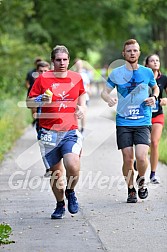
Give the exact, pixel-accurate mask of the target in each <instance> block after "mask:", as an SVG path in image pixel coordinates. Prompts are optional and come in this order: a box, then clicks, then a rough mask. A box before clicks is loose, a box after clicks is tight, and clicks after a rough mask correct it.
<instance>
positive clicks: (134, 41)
mask: <svg viewBox="0 0 167 252" xmlns="http://www.w3.org/2000/svg"><path fill="white" fill-rule="evenodd" d="M134 44H138V45H139V43H138V42H137V40H136V39H128V40H126V41H125V43H124V45H123V51H125V47H126V46H127V45H134ZM139 49H140V46H139Z"/></svg>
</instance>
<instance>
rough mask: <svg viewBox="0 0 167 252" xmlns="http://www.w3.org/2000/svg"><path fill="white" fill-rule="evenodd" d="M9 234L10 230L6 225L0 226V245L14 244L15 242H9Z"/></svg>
mask: <svg viewBox="0 0 167 252" xmlns="http://www.w3.org/2000/svg"><path fill="white" fill-rule="evenodd" d="M11 233H12V228H11V227H10V226H9V225H8V224H4V223H3V224H0V245H2V244H10V243H15V241H11V240H9V236H10V235H11Z"/></svg>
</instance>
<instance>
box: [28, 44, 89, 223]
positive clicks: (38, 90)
mask: <svg viewBox="0 0 167 252" xmlns="http://www.w3.org/2000/svg"><path fill="white" fill-rule="evenodd" d="M51 60H52V63H53V65H54V70H51V71H48V72H46V73H43V74H42V75H40V76H39V77H38V78H37V79H36V81H35V83H34V85H33V87H32V89H31V91H30V93H29V97H28V99H27V106H28V107H29V108H30V107H39V106H40V107H41V113H40V115H39V131H38V139H39V145H40V150H41V155H42V158H43V161H44V163H45V165H48V167H50V170H51V172H52V177H51V187H52V190H53V193H54V195H55V198H56V201H57V205H56V208H55V211H54V212H53V214H52V215H51V218H52V219H61V218H63V216H64V214H65V202H64V186H63V180H64V178H63V172H64V169H63V166H62V159H63V163H64V166H65V169H66V177H67V187H66V190H65V195H66V197H67V199H68V210H69V212H70V213H72V214H75V213H77V212H78V209H79V206H78V202H77V198H76V196H75V192H74V188H75V186H76V184H77V182H78V179H79V170H80V153H81V149H82V136H81V134H80V132H79V131H78V119H81V118H83V116H84V111H85V89H84V85H83V80H82V78H81V75H80V74H79V73H76V72H73V71H70V70H68V65H69V60H70V57H69V52H68V49H67V48H66V47H65V46H56V47H55V48H53V50H52V52H51Z"/></svg>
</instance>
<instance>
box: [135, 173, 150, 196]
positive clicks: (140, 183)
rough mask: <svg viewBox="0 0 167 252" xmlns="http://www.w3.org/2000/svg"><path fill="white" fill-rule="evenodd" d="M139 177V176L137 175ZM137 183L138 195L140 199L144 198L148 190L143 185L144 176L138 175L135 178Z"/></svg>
mask: <svg viewBox="0 0 167 252" xmlns="http://www.w3.org/2000/svg"><path fill="white" fill-rule="evenodd" d="M138 177H139V176H138ZM137 184H138V187H139V189H138V196H139V198H140V199H146V198H147V196H148V190H147V187H146V185H145V178H144V177H139V178H138V180H137Z"/></svg>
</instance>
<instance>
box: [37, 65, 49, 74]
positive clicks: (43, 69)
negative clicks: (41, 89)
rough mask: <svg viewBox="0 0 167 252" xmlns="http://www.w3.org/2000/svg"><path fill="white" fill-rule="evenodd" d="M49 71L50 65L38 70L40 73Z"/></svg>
mask: <svg viewBox="0 0 167 252" xmlns="http://www.w3.org/2000/svg"><path fill="white" fill-rule="evenodd" d="M47 71H49V68H48V67H39V68H38V70H37V72H38V73H39V74H42V73H45V72H47Z"/></svg>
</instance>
